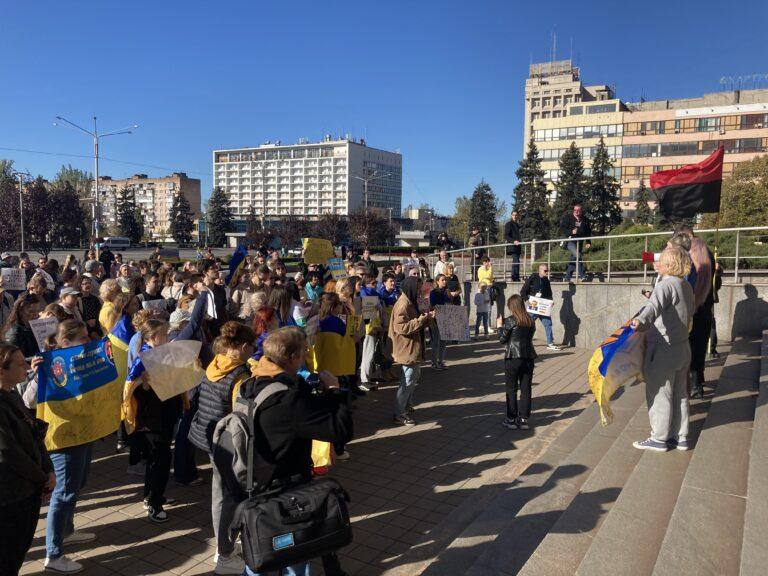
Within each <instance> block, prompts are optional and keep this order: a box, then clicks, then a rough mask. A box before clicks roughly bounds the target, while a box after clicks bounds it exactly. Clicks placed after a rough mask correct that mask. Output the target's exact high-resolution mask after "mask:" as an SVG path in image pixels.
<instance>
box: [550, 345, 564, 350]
mask: <svg viewBox="0 0 768 576" xmlns="http://www.w3.org/2000/svg"><path fill="white" fill-rule="evenodd" d="M547 350H558V351H559V350H562V348H560V346H558V345H557V344H547Z"/></svg>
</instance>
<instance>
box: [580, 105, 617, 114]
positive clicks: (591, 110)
mask: <svg viewBox="0 0 768 576" xmlns="http://www.w3.org/2000/svg"><path fill="white" fill-rule="evenodd" d="M606 112H616V104H615V103H613V104H598V105H596V106H588V107H587V114H604V113H606Z"/></svg>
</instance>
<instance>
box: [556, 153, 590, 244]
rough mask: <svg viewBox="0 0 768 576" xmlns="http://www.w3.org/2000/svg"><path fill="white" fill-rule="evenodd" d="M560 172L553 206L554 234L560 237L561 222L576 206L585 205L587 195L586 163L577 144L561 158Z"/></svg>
mask: <svg viewBox="0 0 768 576" xmlns="http://www.w3.org/2000/svg"><path fill="white" fill-rule="evenodd" d="M559 165H560V171H559V175H558V178H557V183H556V184H555V190H557V196H556V197H555V202H554V204H553V206H552V225H551V228H552V231H553V232H552V233H553V234H554V236H555V237H557V236H559V231H560V220H561V219H562V218H563V215H564V214H566V213H567V212H570V211H571V208H573V205H574V204H577V203H583V202H584V200H585V197H584V196H585V193H586V182H585V179H584V161H583V159H582V157H581V150H579V149H578V147H577V146H576V143H575V142H571V146H570V147H569V148H568V149H567V150H566V151H565V152H563V154H562V156H560V162H559Z"/></svg>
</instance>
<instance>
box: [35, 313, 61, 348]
mask: <svg viewBox="0 0 768 576" xmlns="http://www.w3.org/2000/svg"><path fill="white" fill-rule="evenodd" d="M29 327H30V328H31V329H32V334H34V336H35V340H37V347H38V348H40V350H45V339H46V338H48V336H50V335H51V334H56V330H57V329H58V327H59V321H58V319H56V318H34V319H33V320H30V321H29Z"/></svg>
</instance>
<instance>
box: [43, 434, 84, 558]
mask: <svg viewBox="0 0 768 576" xmlns="http://www.w3.org/2000/svg"><path fill="white" fill-rule="evenodd" d="M91 452H92V445H91V444H90V443H89V444H81V445H80V446H71V447H69V448H63V449H61V450H56V451H53V452H51V462H53V471H54V473H55V474H56V488H54V489H53V493H52V494H51V503H50V505H49V506H48V516H47V518H46V526H45V555H46V556H47V557H48V558H51V559H55V558H58V557H59V556H61V555H62V554H64V550H63V549H62V548H63V545H64V537H65V536H69V535H70V534H72V532H74V531H75V524H74V518H75V505H76V504H77V497H78V496H79V495H80V490H82V489H83V487H84V486H85V482H86V480H87V479H88V471H89V469H90V467H91Z"/></svg>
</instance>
